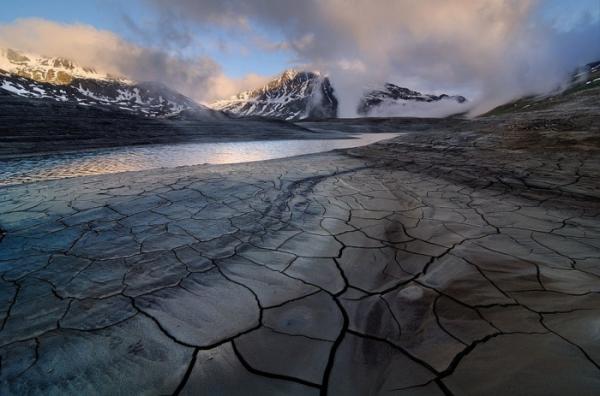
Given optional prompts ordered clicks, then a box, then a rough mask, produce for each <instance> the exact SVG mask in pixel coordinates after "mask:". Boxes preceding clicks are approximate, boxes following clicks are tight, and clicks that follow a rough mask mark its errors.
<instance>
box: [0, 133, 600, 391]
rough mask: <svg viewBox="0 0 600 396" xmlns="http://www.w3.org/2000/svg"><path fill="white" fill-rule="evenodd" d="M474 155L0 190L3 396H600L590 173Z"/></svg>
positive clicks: (361, 151)
mask: <svg viewBox="0 0 600 396" xmlns="http://www.w3.org/2000/svg"><path fill="white" fill-rule="evenodd" d="M480 139H481V138H480V137H477V136H476V135H474V134H465V135H457V136H449V137H447V136H444V135H441V136H440V137H439V138H438V137H436V135H433V134H431V135H427V136H425V135H418V136H417V135H415V136H405V137H401V138H398V139H396V140H395V141H392V142H389V143H380V144H376V145H372V146H369V147H364V148H358V149H352V150H348V151H345V152H337V153H330V154H320V155H316V156H308V157H301V158H293V159H286V160H281V161H271V162H269V163H252V164H238V165H226V166H219V167H189V168H179V169H174V170H162V171H149V172H138V173H130V174H117V175H111V176H97V177H88V178H79V179H76V180H63V181H54V182H45V183H34V184H29V185H23V186H14V187H9V188H4V189H0V227H1V228H2V230H3V231H4V233H5V234H4V236H3V237H2V239H1V240H0V273H1V279H0V358H1V369H0V393H2V394H27V393H29V394H39V393H43V394H65V393H66V394H84V393H90V392H95V393H102V394H110V393H114V392H115V391H116V390H117V389H118V390H119V391H120V392H122V393H128V394H138V393H146V394H164V393H177V392H181V393H184V394H236V393H237V394H298V395H300V394H302V395H304V394H317V393H320V392H323V393H329V394H344V395H353V394H356V395H364V394H385V393H399V394H407V395H414V394H424V395H438V394H448V393H449V392H451V393H454V394H511V393H515V392H520V393H524V394H553V393H559V394H581V395H587V394H590V395H591V394H598V393H599V392H600V380H599V379H600V369H599V364H600V360H599V359H600V353H599V351H598V347H597V345H598V332H597V328H598V321H599V320H600V319H599V318H600V313H599V312H598V307H599V306H600V295H599V294H598V293H599V292H600V270H599V268H600V267H599V266H600V220H599V219H600V192H599V190H598V188H597V186H598V185H600V178H599V170H600V156H598V155H597V154H596V152H595V151H593V150H590V151H588V152H577V153H576V156H577V159H576V160H575V159H573V160H571V159H569V158H573V156H574V154H573V153H569V152H567V153H565V152H560V151H557V150H556V149H553V150H540V151H535V150H532V151H529V152H519V151H504V150H501V149H490V147H493V146H492V145H490V143H489V142H487V143H485V144H486V147H487V148H488V149H487V150H482V151H479V150H478V149H477V148H476V146H475V143H473V142H474V141H477V144H478V145H479V144H482V143H481V140H480ZM459 144H460V147H462V148H460V149H458V148H456V147H458V145H459ZM540 164H545V165H543V166H542V165H540ZM548 167H553V172H550V173H549V172H547V171H546V170H547V168H548ZM517 386H518V388H516V387H517Z"/></svg>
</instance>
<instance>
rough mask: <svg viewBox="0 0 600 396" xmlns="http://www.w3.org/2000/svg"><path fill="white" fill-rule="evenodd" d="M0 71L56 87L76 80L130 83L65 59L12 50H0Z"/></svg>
mask: <svg viewBox="0 0 600 396" xmlns="http://www.w3.org/2000/svg"><path fill="white" fill-rule="evenodd" d="M0 69H2V70H5V71H7V72H9V73H12V74H15V75H18V76H21V77H25V78H29V79H31V80H35V81H38V82H42V83H51V84H57V85H66V84H70V83H71V82H72V81H73V80H75V79H78V78H82V79H94V80H101V81H121V82H125V83H132V82H131V81H129V80H127V79H125V78H121V77H115V76H112V75H110V74H108V73H103V72H99V71H97V70H96V69H95V68H93V67H89V66H81V65H78V64H77V63H76V62H74V61H73V60H71V59H68V58H65V57H60V56H55V57H51V56H44V55H39V54H32V53H26V52H23V51H18V50H15V49H12V48H0Z"/></svg>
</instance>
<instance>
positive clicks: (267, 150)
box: [0, 133, 399, 185]
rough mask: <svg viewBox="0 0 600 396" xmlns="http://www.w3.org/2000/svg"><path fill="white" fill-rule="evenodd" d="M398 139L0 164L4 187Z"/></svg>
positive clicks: (144, 149) (89, 154)
mask: <svg viewBox="0 0 600 396" xmlns="http://www.w3.org/2000/svg"><path fill="white" fill-rule="evenodd" d="M398 135H399V134H398V133H363V134H356V135H352V136H349V138H347V139H315V140H264V141H250V142H222V143H184V144H167V145H152V146H136V147H118V148H111V149H102V150H90V151H81V152H75V153H65V154H51V155H43V156H35V157H25V158H18V159H10V160H0V185H10V184H19V183H28V182H35V181H41V180H52V179H63V178H66V177H74V176H84V175H99V174H105V173H117V172H125V171H136V170H145V169H155V168H172V167H176V166H184V165H198V164H233V163H239V162H250V161H263V160H268V159H275V158H284V157H292V156H295V155H301V154H310V153H319V152H323V151H329V150H333V149H338V148H350V147H358V146H364V145H367V144H371V143H374V142H377V141H380V140H384V139H390V138H393V137H395V136H398Z"/></svg>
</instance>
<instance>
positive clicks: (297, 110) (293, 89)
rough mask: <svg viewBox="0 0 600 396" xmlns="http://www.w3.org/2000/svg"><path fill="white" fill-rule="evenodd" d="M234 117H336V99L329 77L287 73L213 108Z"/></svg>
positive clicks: (303, 72) (304, 72) (311, 73)
mask: <svg viewBox="0 0 600 396" xmlns="http://www.w3.org/2000/svg"><path fill="white" fill-rule="evenodd" d="M210 107H212V108H213V109H215V110H221V111H224V112H225V113H227V114H230V115H232V116H234V117H266V118H277V119H284V120H299V119H305V118H334V117H336V115H337V99H336V97H335V95H334V93H333V87H332V86H331V83H330V82H329V79H328V78H327V77H324V76H321V75H320V74H319V73H316V72H306V71H296V70H286V71H285V72H284V73H282V74H281V75H280V76H279V77H277V78H275V79H273V80H271V81H270V82H269V83H268V84H266V85H265V86H263V87H261V88H258V89H252V90H249V91H244V92H241V93H240V94H238V95H236V96H234V97H232V98H230V99H225V100H220V101H217V102H215V103H213V104H211V105H210Z"/></svg>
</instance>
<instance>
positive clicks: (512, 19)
mask: <svg viewBox="0 0 600 396" xmlns="http://www.w3.org/2000/svg"><path fill="white" fill-rule="evenodd" d="M147 1H148V2H149V3H151V4H153V5H154V6H156V7H158V8H159V9H162V10H165V11H166V10H168V13H169V14H170V15H173V16H175V17H176V18H178V20H179V21H186V20H187V21H188V23H192V24H201V25H203V26H206V25H213V26H219V27H220V28H225V29H234V30H235V29H238V30H240V31H248V29H251V28H250V27H251V26H262V27H267V28H269V29H271V30H274V31H277V32H279V33H280V34H282V35H283V37H285V42H283V43H279V46H280V47H284V48H286V49H289V50H292V51H293V52H294V53H295V54H296V56H297V59H298V61H299V62H301V63H304V64H306V65H308V66H309V67H314V68H317V69H320V70H321V71H322V72H326V73H328V74H329V75H330V77H331V79H332V81H333V83H334V86H335V87H336V93H337V95H338V97H339V98H340V105H341V109H340V110H341V115H342V116H352V115H354V112H355V109H356V102H357V100H358V97H359V96H358V95H357V93H360V92H361V91H362V90H363V87H364V86H365V85H368V84H372V83H381V82H383V81H390V82H393V83H396V84H398V85H404V86H407V87H410V88H411V89H416V90H419V91H423V92H435V91H439V92H448V93H450V94H462V95H465V96H468V97H469V98H470V99H472V100H471V102H473V103H475V104H476V105H475V107H474V108H473V112H474V113H479V112H483V111H485V110H488V109H490V108H491V107H493V106H496V105H498V104H501V103H504V102H506V101H507V100H510V99H512V98H515V97H518V96H521V95H525V94H530V93H543V92H547V91H549V90H551V89H553V88H556V87H557V86H558V85H560V84H561V83H562V82H564V81H565V79H566V78H568V75H569V73H570V72H571V71H572V70H573V69H574V68H575V67H577V66H578V65H581V64H584V63H586V62H590V61H592V60H596V59H598V58H600V48H599V47H600V46H599V45H598V43H599V42H600V21H599V18H598V15H594V16H591V15H590V16H588V17H587V18H583V19H582V20H581V21H580V23H579V25H578V26H573V27H572V28H571V30H569V31H565V30H564V29H559V28H558V27H556V24H553V23H552V21H550V20H547V19H545V18H543V17H542V16H541V9H542V8H543V7H544V2H539V1H535V0H480V1H472V0H454V1H437V0H420V1H418V2H417V1H401V0H369V1H362V0H306V1H294V0H289V1H284V0H282V1H276V2H273V1H266V0H227V1H217V0H200V1H199V0H147Z"/></svg>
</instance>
